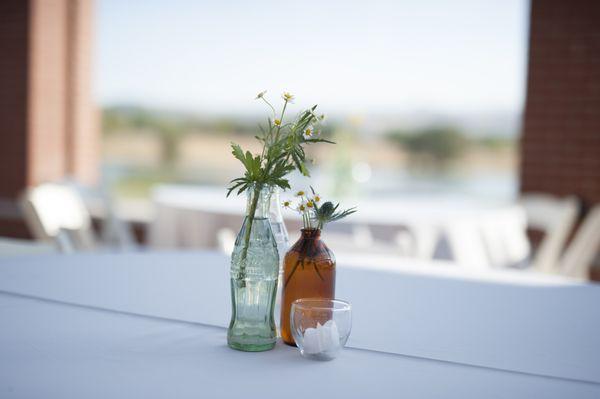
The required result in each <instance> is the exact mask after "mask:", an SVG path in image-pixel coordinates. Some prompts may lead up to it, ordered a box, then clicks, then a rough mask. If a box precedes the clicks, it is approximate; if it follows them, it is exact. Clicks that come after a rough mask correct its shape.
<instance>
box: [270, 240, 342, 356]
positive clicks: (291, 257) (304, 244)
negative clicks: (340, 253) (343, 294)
mask: <svg viewBox="0 0 600 399" xmlns="http://www.w3.org/2000/svg"><path fill="white" fill-rule="evenodd" d="M282 296H283V298H282V301H281V338H282V339H283V342H285V343H286V344H288V345H295V344H296V343H295V342H294V337H293V336H292V332H291V330H290V310H291V306H292V302H294V301H295V300H296V299H300V298H325V299H334V297H335V257H334V256H333V253H332V252H331V251H330V250H329V248H327V245H325V243H324V242H323V241H322V240H321V230H319V229H302V235H301V236H300V239H299V240H298V241H297V242H296V243H295V244H294V245H293V246H292V247H291V248H290V250H289V251H288V253H287V254H286V255H285V258H284V261H283V294H282Z"/></svg>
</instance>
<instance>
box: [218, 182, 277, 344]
mask: <svg viewBox="0 0 600 399" xmlns="http://www.w3.org/2000/svg"><path fill="white" fill-rule="evenodd" d="M272 192H273V189H272V187H262V188H260V187H259V188H258V189H257V188H256V187H250V188H249V189H248V205H247V208H246V217H245V218H244V223H243V225H242V228H241V230H240V232H239V234H238V236H237V239H236V241H235V247H234V249H233V253H232V254H231V309H232V314H231V322H230V323H229V329H228V330H227V344H228V345H229V346H230V347H231V348H233V349H238V350H242V351H248V352H259V351H265V350H269V349H272V348H273V347H274V346H275V342H276V341H277V328H276V326H275V319H274V309H275V295H276V293H277V279H278V276H279V254H278V252H277V243H276V241H275V237H274V236H273V232H272V230H271V224H270V223H269V207H270V197H271V194H272ZM251 214H254V218H253V219H251V218H250V217H249V215H251Z"/></svg>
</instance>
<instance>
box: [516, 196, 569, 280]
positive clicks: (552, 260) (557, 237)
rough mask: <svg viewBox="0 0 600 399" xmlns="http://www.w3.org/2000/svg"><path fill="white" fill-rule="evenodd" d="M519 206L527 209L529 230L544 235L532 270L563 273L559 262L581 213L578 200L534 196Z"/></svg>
mask: <svg viewBox="0 0 600 399" xmlns="http://www.w3.org/2000/svg"><path fill="white" fill-rule="evenodd" d="M519 203H520V204H521V206H522V207H523V208H524V209H525V214H526V216H527V228H528V229H529V230H539V231H541V232H543V233H544V236H543V238H542V241H541V242H540V244H539V245H538V246H537V248H535V249H534V251H533V258H532V260H531V262H530V264H531V267H533V268H535V269H536V270H539V271H542V272H546V273H559V272H560V271H559V269H558V263H559V259H560V256H561V254H562V252H563V250H564V248H565V244H566V243H567V240H568V238H569V235H570V234H571V232H572V230H573V227H574V226H575V222H576V221H577V216H578V213H579V203H578V201H577V199H576V198H575V197H573V196H568V197H564V198H559V197H555V196H552V195H549V194H541V193H535V194H534V193H532V194H524V195H523V196H522V197H521V199H520V200H519Z"/></svg>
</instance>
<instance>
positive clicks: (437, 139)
mask: <svg viewBox="0 0 600 399" xmlns="http://www.w3.org/2000/svg"><path fill="white" fill-rule="evenodd" d="M386 137H387V139H388V140H390V141H391V142H393V143H396V144H397V145H399V146H400V147H401V148H402V149H403V150H404V151H405V152H406V153H407V154H408V156H409V161H410V163H411V166H414V167H417V168H422V169H432V168H433V169H445V168H447V167H448V166H450V165H451V164H452V163H454V162H455V161H458V160H460V159H461V158H462V157H463V156H464V155H465V154H466V153H467V152H468V151H470V150H472V149H474V148H481V149H488V150H492V151H498V150H503V149H510V148H512V147H513V146H514V140H512V139H511V138H507V137H498V136H485V135H483V136H480V137H473V136H469V135H467V134H466V133H464V132H462V131H460V130H458V129H456V128H454V127H451V126H430V127H425V128H421V129H415V130H394V131H391V132H389V133H388V134H386Z"/></svg>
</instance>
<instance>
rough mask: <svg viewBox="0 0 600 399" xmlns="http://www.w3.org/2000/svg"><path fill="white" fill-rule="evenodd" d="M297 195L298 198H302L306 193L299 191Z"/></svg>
mask: <svg viewBox="0 0 600 399" xmlns="http://www.w3.org/2000/svg"><path fill="white" fill-rule="evenodd" d="M296 195H297V196H298V197H302V196H303V195H304V191H298V192H297V193H296Z"/></svg>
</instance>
